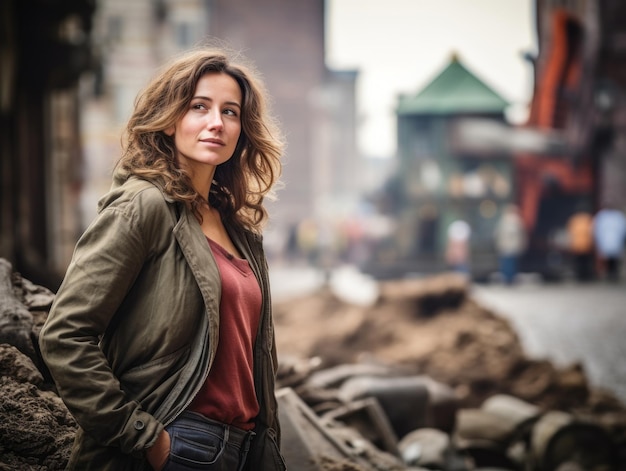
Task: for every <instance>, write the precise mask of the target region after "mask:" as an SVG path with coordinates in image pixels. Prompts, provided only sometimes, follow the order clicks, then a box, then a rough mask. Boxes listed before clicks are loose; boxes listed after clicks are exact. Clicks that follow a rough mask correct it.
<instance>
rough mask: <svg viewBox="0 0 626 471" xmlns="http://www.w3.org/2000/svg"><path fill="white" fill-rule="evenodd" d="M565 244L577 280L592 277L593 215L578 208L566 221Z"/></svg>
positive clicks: (582, 208)
mask: <svg viewBox="0 0 626 471" xmlns="http://www.w3.org/2000/svg"><path fill="white" fill-rule="evenodd" d="M567 246H568V251H569V254H570V256H571V257H572V265H573V268H574V275H575V277H576V279H577V280H578V281H583V282H584V281H590V280H592V279H593V278H594V240H593V215H592V214H591V213H590V212H589V211H587V210H586V208H585V207H581V208H579V210H578V211H576V212H575V213H574V214H572V215H571V216H570V218H569V219H568V221H567Z"/></svg>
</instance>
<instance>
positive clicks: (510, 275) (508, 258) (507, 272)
mask: <svg viewBox="0 0 626 471" xmlns="http://www.w3.org/2000/svg"><path fill="white" fill-rule="evenodd" d="M500 273H502V276H503V277H504V282H505V283H506V284H507V285H511V284H513V281H515V275H516V274H517V255H502V256H500Z"/></svg>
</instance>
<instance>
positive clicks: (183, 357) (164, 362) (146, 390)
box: [119, 347, 189, 402]
mask: <svg viewBox="0 0 626 471" xmlns="http://www.w3.org/2000/svg"><path fill="white" fill-rule="evenodd" d="M188 357H189V348H188V347H184V348H181V349H179V350H176V351H175V352H172V353H169V354H167V355H165V356H162V357H159V358H155V359H153V360H150V361H148V362H146V363H143V364H141V365H138V366H135V367H133V368H131V369H130V370H128V371H126V372H124V373H123V374H122V375H121V376H120V378H119V379H120V384H121V386H122V389H123V390H124V392H126V393H127V394H128V395H129V396H130V397H132V398H133V399H135V400H137V401H140V402H141V401H143V399H145V398H146V397H147V396H148V395H149V394H151V393H152V392H153V391H154V390H155V389H157V388H158V387H159V386H161V385H163V384H164V383H167V382H169V381H170V380H172V379H173V378H174V377H175V376H176V373H177V371H180V369H181V368H183V367H184V365H185V363H186V361H187V358H188Z"/></svg>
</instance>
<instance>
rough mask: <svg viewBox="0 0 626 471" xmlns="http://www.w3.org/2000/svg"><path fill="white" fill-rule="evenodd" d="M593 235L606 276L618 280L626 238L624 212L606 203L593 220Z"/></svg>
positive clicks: (611, 279) (610, 279)
mask: <svg viewBox="0 0 626 471" xmlns="http://www.w3.org/2000/svg"><path fill="white" fill-rule="evenodd" d="M593 235H594V240H595V244H596V249H597V251H598V256H599V257H600V261H601V262H602V268H603V271H604V273H605V275H606V278H607V279H608V280H609V281H614V282H615V281H618V280H619V277H620V269H621V260H622V255H623V252H624V241H625V240H626V217H625V216H624V213H623V212H622V211H620V210H619V209H618V208H616V207H615V206H614V205H612V204H610V203H608V204H606V205H605V206H604V208H602V209H601V210H600V211H598V213H597V214H596V216H595V218H594V220H593Z"/></svg>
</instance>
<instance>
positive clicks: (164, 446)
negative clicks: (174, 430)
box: [146, 429, 170, 471]
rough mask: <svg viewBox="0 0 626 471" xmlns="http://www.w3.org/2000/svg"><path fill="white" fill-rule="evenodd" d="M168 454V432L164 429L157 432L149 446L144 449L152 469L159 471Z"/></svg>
mask: <svg viewBox="0 0 626 471" xmlns="http://www.w3.org/2000/svg"><path fill="white" fill-rule="evenodd" d="M169 456H170V434H169V433H167V431H166V430H165V429H163V431H162V432H161V433H160V434H159V436H158V437H157V439H156V442H154V445H152V446H151V447H150V448H148V449H147V450H146V459H147V460H148V463H149V464H150V466H152V469H154V470H155V471H161V470H162V469H163V467H164V466H165V463H166V462H167V458H168V457H169Z"/></svg>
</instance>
